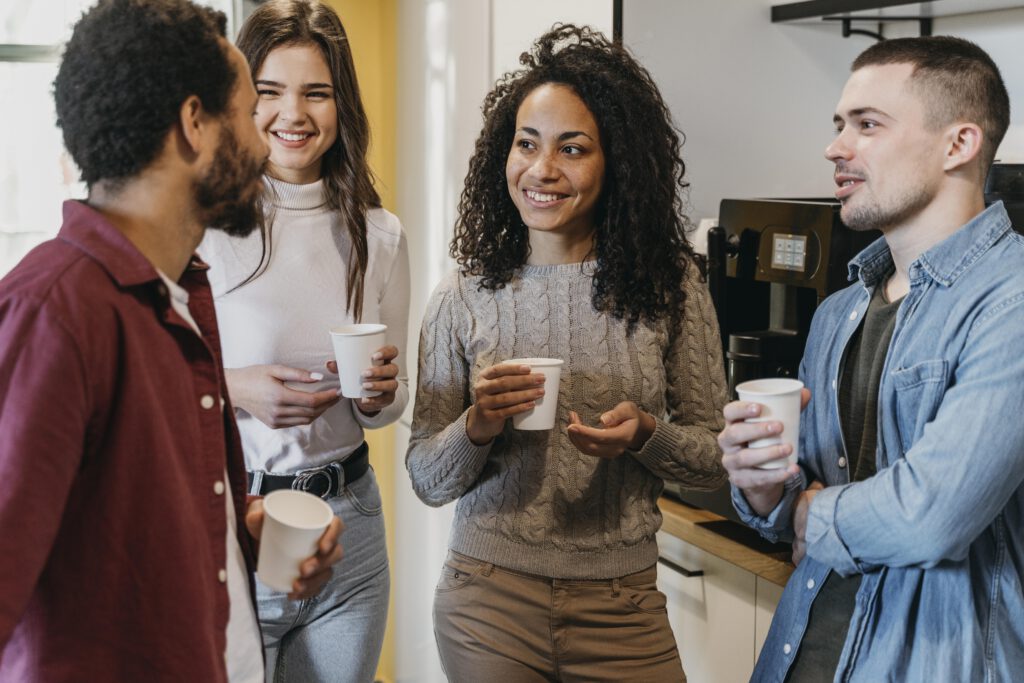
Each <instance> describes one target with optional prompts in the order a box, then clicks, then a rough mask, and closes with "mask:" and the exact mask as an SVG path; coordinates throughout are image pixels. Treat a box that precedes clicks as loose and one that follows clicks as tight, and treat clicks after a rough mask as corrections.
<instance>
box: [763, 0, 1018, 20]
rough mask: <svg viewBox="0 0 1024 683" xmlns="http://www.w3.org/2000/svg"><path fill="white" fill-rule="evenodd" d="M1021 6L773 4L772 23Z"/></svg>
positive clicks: (897, 0) (832, 0)
mask: <svg viewBox="0 0 1024 683" xmlns="http://www.w3.org/2000/svg"><path fill="white" fill-rule="evenodd" d="M1019 7H1024V1H1022V0H932V1H931V2H905V0H805V1H804V2H787V3H785V4H782V5H772V22H773V23H778V22H803V23H807V22H815V23H817V22H821V21H822V20H826V21H827V20H831V21H836V20H839V19H855V20H857V21H875V22H882V23H885V22H886V21H899V20H908V19H915V20H917V19H935V18H938V17H948V16H953V15H957V14H977V13H978V12H991V11H995V10H1003V9H1014V8H1019Z"/></svg>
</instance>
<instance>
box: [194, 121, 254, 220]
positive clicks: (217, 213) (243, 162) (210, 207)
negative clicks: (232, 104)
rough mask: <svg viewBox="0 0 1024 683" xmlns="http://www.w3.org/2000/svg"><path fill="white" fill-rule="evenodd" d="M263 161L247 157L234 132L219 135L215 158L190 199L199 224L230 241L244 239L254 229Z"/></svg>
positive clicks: (223, 131)
mask: <svg viewBox="0 0 1024 683" xmlns="http://www.w3.org/2000/svg"><path fill="white" fill-rule="evenodd" d="M265 166H266V159H263V160H260V159H257V158H254V157H251V156H248V155H247V154H246V152H245V151H244V150H243V149H242V148H241V146H240V145H239V144H238V137H237V136H236V135H235V131H234V129H233V128H232V127H231V126H229V125H225V126H224V127H223V128H222V129H221V132H220V140H219V142H218V146H217V154H216V156H215V158H214V160H213V164H212V165H211V166H210V168H209V170H207V172H206V173H205V174H204V175H203V177H202V178H199V179H198V180H196V181H195V184H194V195H195V198H196V205H197V207H198V213H199V218H200V220H201V224H202V225H204V226H206V227H207V228H209V229H211V230H221V231H223V232H225V233H227V234H228V235H231V236H233V237H245V236H247V235H249V234H250V233H251V232H252V231H253V230H255V229H256V227H257V226H258V224H259V223H258V217H259V215H260V212H261V210H262V209H261V206H260V203H261V202H260V199H261V192H260V189H261V188H262V185H261V183H260V182H259V180H260V178H261V177H262V176H263V170H264V168H265Z"/></svg>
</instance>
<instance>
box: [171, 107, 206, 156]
mask: <svg viewBox="0 0 1024 683" xmlns="http://www.w3.org/2000/svg"><path fill="white" fill-rule="evenodd" d="M178 120H179V123H180V124H181V134H182V137H183V138H184V139H185V144H186V145H187V146H188V147H189V149H190V150H191V152H192V153H193V154H199V153H200V152H201V151H202V148H203V138H204V137H205V136H206V135H209V121H210V117H209V116H207V114H206V110H204V109H203V103H202V102H201V101H200V100H199V97H198V96H197V95H189V96H188V98H187V99H186V100H185V101H184V102H183V103H182V104H181V109H180V111H179V112H178Z"/></svg>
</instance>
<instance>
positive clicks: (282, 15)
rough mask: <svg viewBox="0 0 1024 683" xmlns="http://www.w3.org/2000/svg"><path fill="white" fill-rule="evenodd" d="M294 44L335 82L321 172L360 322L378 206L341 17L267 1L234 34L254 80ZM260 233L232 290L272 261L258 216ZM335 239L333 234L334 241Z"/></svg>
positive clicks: (313, 3) (266, 229)
mask: <svg viewBox="0 0 1024 683" xmlns="http://www.w3.org/2000/svg"><path fill="white" fill-rule="evenodd" d="M293 45H313V46H315V47H316V48H317V49H318V50H320V54H322V55H323V58H324V61H325V62H326V63H327V67H328V70H329V71H330V73H331V79H332V81H333V82H332V84H331V85H333V86H334V88H333V90H334V103H335V105H336V108H337V111H338V139H337V140H335V141H334V144H333V145H331V148H330V149H328V150H327V152H325V153H324V156H323V159H322V160H321V165H320V169H321V176H322V177H323V180H324V191H325V194H326V196H327V205H328V206H329V207H330V208H331V209H333V210H334V211H335V212H336V213H337V214H338V216H339V218H340V219H341V221H340V222H341V224H342V225H343V226H344V228H345V230H346V232H347V234H348V238H349V240H350V241H351V245H352V246H351V249H352V250H351V254H350V262H349V264H348V274H347V284H348V300H347V301H346V306H347V308H348V310H349V311H352V314H353V316H354V317H355V319H356V320H359V319H361V317H362V313H363V282H364V280H365V279H366V269H367V267H368V266H369V251H368V247H367V242H366V212H367V211H368V210H369V209H373V208H380V205H381V202H380V196H379V195H378V194H377V190H376V189H375V188H374V186H373V173H372V172H371V171H370V164H369V162H368V161H367V159H366V153H367V150H368V149H369V147H370V123H369V119H368V118H367V116H366V110H365V109H364V108H363V100H362V98H361V97H360V94H359V81H358V79H357V78H356V67H355V63H354V62H353V60H352V49H351V47H350V46H349V42H348V35H347V34H346V33H345V27H344V26H343V25H342V23H341V19H339V18H338V15H337V13H335V11H334V10H333V9H331V8H330V7H329V6H328V5H326V4H324V3H322V2H317V0H270V2H266V3H264V4H262V5H260V6H259V7H258V8H257V9H256V11H254V12H253V13H252V14H251V15H250V16H249V18H248V19H246V21H245V24H244V25H243V26H242V29H241V30H240V31H239V33H238V49H240V50H241V51H242V54H244V55H245V58H246V59H247V60H248V61H249V68H250V70H251V72H252V77H253V80H256V76H257V74H258V73H259V71H260V69H261V68H262V67H263V62H265V61H266V59H267V55H269V54H270V53H271V52H273V51H274V50H275V49H277V48H279V47H287V46H293ZM259 229H260V235H261V236H262V239H263V254H262V256H261V259H260V263H259V264H258V265H257V266H256V270H255V271H253V273H252V274H251V275H249V277H247V278H246V279H245V280H243V281H242V282H241V283H239V284H238V285H237V286H236V287H234V288H233V289H237V288H238V287H241V286H243V285H245V284H247V283H248V282H251V281H252V280H254V279H255V278H256V277H258V276H259V275H260V274H261V273H262V272H263V271H264V269H265V266H266V265H267V264H268V263H269V261H270V256H271V254H270V249H271V246H270V245H271V239H270V233H271V231H272V229H273V217H272V216H271V217H269V218H268V217H266V216H264V217H262V218H261V220H260V222H259ZM339 237H340V236H339V235H336V236H335V239H336V240H338V239H339Z"/></svg>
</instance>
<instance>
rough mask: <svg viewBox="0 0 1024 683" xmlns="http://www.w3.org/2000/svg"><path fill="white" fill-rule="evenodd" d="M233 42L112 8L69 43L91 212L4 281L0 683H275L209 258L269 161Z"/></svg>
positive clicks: (299, 588) (308, 578)
mask: <svg viewBox="0 0 1024 683" xmlns="http://www.w3.org/2000/svg"><path fill="white" fill-rule="evenodd" d="M224 32H225V18H224V15H223V14H221V13H220V12H215V11H212V10H209V9H205V8H201V7H198V6H196V5H193V4H191V3H189V2H187V1H186V0H100V2H99V3H98V4H97V5H96V6H95V7H94V8H93V9H91V10H89V12H87V13H86V14H85V15H84V16H83V17H82V19H81V20H80V21H79V23H78V24H77V25H76V27H75V30H74V34H73V36H72V38H71V40H70V42H69V43H68V45H67V49H66V52H65V54H64V57H63V60H62V63H61V66H60V70H59V73H58V76H57V79H56V81H55V83H54V94H55V99H56V105H57V114H58V119H59V125H60V127H61V129H62V131H63V134H64V142H65V145H66V146H67V149H68V151H69V152H70V153H71V155H72V157H73V158H74V159H75V162H76V163H77V164H78V167H79V168H80V169H81V173H82V179H83V180H84V181H85V183H86V184H87V186H88V188H89V193H88V199H86V200H84V201H69V202H66V203H65V205H64V222H63V225H62V227H61V229H60V233H59V234H58V236H57V237H56V238H55V239H53V240H51V241H49V242H46V243H44V244H42V245H41V246H39V247H38V248H36V249H35V250H34V251H32V252H31V253H29V254H28V255H27V256H26V257H25V258H24V259H23V260H22V261H21V263H19V264H18V265H17V266H16V267H15V268H14V270H12V271H11V272H10V273H9V274H8V275H7V276H6V277H5V278H4V279H3V280H2V281H0V680H4V681H7V680H17V681H65V680H76V681H82V680H95V681H99V680H103V681H142V680H145V681H203V682H204V683H205V682H208V681H241V680H254V679H256V680H261V679H262V658H261V657H262V655H261V653H262V647H261V645H260V641H259V633H258V627H257V626H256V625H255V621H254V620H253V616H252V602H251V600H252V594H251V590H252V557H253V546H254V544H255V541H254V538H258V535H259V530H260V528H261V526H262V509H261V505H260V503H259V502H258V501H255V502H251V503H248V504H247V499H246V493H245V488H246V483H245V470H244V467H243V463H242V453H241V447H240V444H239V439H238V434H237V431H236V428H235V423H234V417H233V411H232V408H231V403H230V400H229V398H228V396H227V393H226V389H225V383H224V374H223V370H222V368H221V358H220V344H219V341H218V336H217V325H216V319H215V317H214V308H213V300H212V296H211V293H210V288H209V285H208V284H207V279H206V274H205V270H206V266H205V265H204V264H203V263H202V262H201V261H199V260H198V259H197V258H196V257H195V256H193V250H194V249H195V247H196V245H198V244H199V242H200V240H201V238H202V236H203V232H204V230H205V229H206V228H208V227H209V228H213V229H220V230H227V231H229V232H232V233H235V234H239V235H244V234H246V233H248V232H249V231H250V230H251V229H252V228H253V226H254V225H255V221H254V220H253V219H254V216H255V215H256V213H255V212H256V209H257V207H256V201H257V200H258V198H259V194H260V191H261V186H260V174H261V170H262V167H263V164H264V162H265V160H266V157H267V149H266V146H265V144H264V143H263V142H262V141H261V139H260V137H259V135H258V133H257V131H256V128H255V126H254V125H253V121H252V113H253V109H254V107H255V106H256V99H257V95H256V92H255V90H254V89H253V86H252V82H251V80H250V77H249V70H248V67H247V66H246V64H245V59H244V57H243V56H242V54H241V53H240V52H239V51H238V50H237V49H235V48H234V47H233V46H231V45H230V44H229V43H228V42H227V41H226V40H225V38H224ZM339 533H340V525H339V524H337V523H333V524H332V526H331V527H330V528H329V529H328V530H327V532H325V534H324V536H323V537H322V538H321V540H320V544H319V547H318V553H317V554H316V555H315V556H313V557H311V558H308V559H307V560H306V561H305V562H304V563H303V565H302V578H300V579H299V580H297V581H296V582H295V584H294V586H293V589H294V590H293V597H295V598H307V597H311V596H312V595H314V594H315V593H316V591H317V590H318V589H319V587H320V586H321V585H322V584H323V583H324V581H326V579H327V576H328V575H329V573H330V570H331V565H333V564H334V563H336V562H337V561H338V560H339V559H340V556H341V548H340V546H339V545H338V543H337V539H338V535H339Z"/></svg>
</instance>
